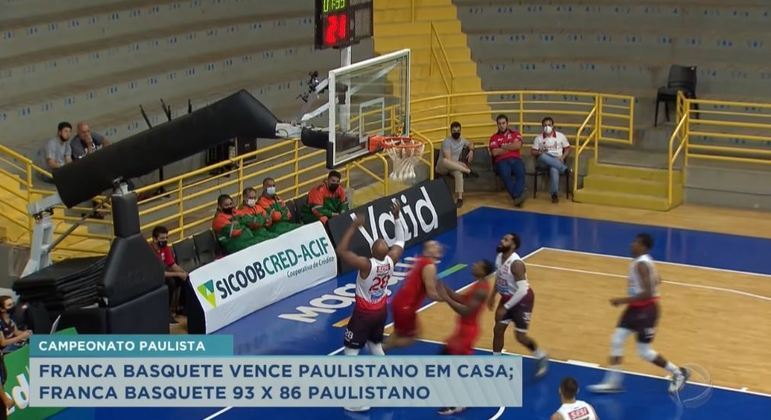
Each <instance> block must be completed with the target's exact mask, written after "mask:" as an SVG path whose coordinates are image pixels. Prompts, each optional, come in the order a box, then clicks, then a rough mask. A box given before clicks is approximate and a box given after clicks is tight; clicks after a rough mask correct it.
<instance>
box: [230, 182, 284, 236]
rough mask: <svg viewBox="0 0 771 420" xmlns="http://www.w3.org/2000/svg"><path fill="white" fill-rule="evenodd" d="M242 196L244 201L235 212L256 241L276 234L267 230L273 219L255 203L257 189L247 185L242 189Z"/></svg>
mask: <svg viewBox="0 0 771 420" xmlns="http://www.w3.org/2000/svg"><path fill="white" fill-rule="evenodd" d="M242 197H243V198H244V202H243V203H242V204H241V207H239V208H238V210H237V212H236V213H237V216H238V217H239V218H240V219H241V222H242V223H243V224H244V225H246V227H248V228H249V230H251V231H252V235H254V237H255V238H256V239H257V241H258V242H262V241H265V240H268V239H272V238H275V237H276V236H277V235H275V234H273V233H272V232H270V231H269V230H268V227H269V226H270V225H271V224H273V221H272V220H271V219H270V218H269V217H268V213H267V212H265V209H264V208H263V207H262V206H260V205H259V204H258V203H257V190H255V189H254V188H252V187H249V188H247V189H245V190H244V192H243V194H242Z"/></svg>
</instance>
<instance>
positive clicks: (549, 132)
mask: <svg viewBox="0 0 771 420" xmlns="http://www.w3.org/2000/svg"><path fill="white" fill-rule="evenodd" d="M552 131H554V127H552V126H550V125H547V126H545V127H544V128H543V132H544V133H546V134H551V132H552Z"/></svg>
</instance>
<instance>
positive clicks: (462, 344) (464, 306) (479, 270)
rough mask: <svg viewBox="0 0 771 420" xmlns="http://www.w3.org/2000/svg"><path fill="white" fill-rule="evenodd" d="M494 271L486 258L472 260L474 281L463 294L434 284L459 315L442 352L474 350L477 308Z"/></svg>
mask: <svg viewBox="0 0 771 420" xmlns="http://www.w3.org/2000/svg"><path fill="white" fill-rule="evenodd" d="M494 271H495V267H494V266H493V263H492V262H490V261H487V260H479V261H477V262H475V263H474V265H473V266H472V267H471V274H472V275H473V276H474V279H475V280H476V281H474V283H472V284H471V287H470V288H469V289H468V290H467V291H466V292H464V293H463V294H459V293H456V292H455V291H453V290H452V289H448V288H447V287H445V286H444V285H443V284H441V283H440V285H439V287H438V288H437V291H438V292H439V296H440V297H441V298H442V299H444V301H445V302H447V304H448V305H450V307H451V308H452V310H454V311H455V312H456V313H457V314H458V315H459V316H458V318H457V324H456V327H455V332H454V333H453V334H452V335H451V336H450V338H448V339H447V344H446V345H445V346H444V349H443V350H442V354H448V355H455V356H469V355H472V354H474V344H476V341H477V338H479V312H480V311H481V310H482V308H484V306H485V305H484V303H485V301H486V300H487V296H488V295H489V294H490V289H491V287H490V282H489V280H488V278H489V277H490V275H491V274H492V273H493V272H494ZM464 409H465V408H463V407H444V408H442V409H441V410H439V414H441V415H443V416H450V415H453V414H457V413H460V412H461V411H463V410H464Z"/></svg>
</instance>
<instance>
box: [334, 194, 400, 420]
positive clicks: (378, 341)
mask: <svg viewBox="0 0 771 420" xmlns="http://www.w3.org/2000/svg"><path fill="white" fill-rule="evenodd" d="M400 210H401V206H400V205H399V204H398V203H397V202H394V205H393V207H392V209H391V214H392V215H393V217H394V235H395V238H394V244H393V246H391V247H390V248H389V247H388V244H387V243H386V241H385V240H384V239H382V238H380V239H377V240H376V241H375V242H374V243H372V249H371V255H372V257H371V258H367V257H364V256H361V255H357V254H356V253H355V252H353V251H351V250H350V249H349V248H350V243H351V238H353V234H354V232H355V231H356V230H357V229H358V228H359V227H361V226H362V224H364V216H362V215H357V216H354V219H353V221H352V223H351V225H350V226H349V227H348V230H346V231H345V234H343V237H342V238H341V239H340V244H338V246H337V250H336V251H337V255H338V256H339V257H340V258H341V259H342V260H343V262H345V263H346V264H348V265H350V266H351V267H354V268H356V269H357V275H356V304H355V306H354V309H353V314H352V315H351V319H350V320H349V321H348V326H347V327H346V329H345V335H344V337H345V338H344V340H343V343H344V349H343V350H344V352H345V354H346V355H347V356H356V355H358V354H359V351H360V350H361V349H362V347H364V345H365V344H366V345H367V348H368V349H369V352H370V353H371V354H372V355H375V356H385V352H384V351H383V332H384V330H385V323H386V318H387V316H388V309H387V306H386V302H387V299H388V281H389V280H390V279H391V275H392V274H393V272H394V266H395V265H396V262H397V261H399V259H400V258H401V257H402V254H403V253H404V243H405V240H404V237H405V229H404V225H403V220H402V219H401V218H400V217H399V212H400ZM346 410H348V411H366V410H369V407H346Z"/></svg>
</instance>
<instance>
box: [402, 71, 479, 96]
mask: <svg viewBox="0 0 771 420" xmlns="http://www.w3.org/2000/svg"><path fill="white" fill-rule="evenodd" d="M445 81H446V82H447V84H448V85H449V83H450V81H449V80H443V79H442V78H441V77H439V76H438V75H437V76H436V77H431V78H428V79H419V80H412V81H411V82H410V93H411V94H412V95H413V96H415V95H420V96H425V95H426V94H437V95H443V94H446V93H447V88H448V85H445ZM452 90H453V92H454V93H462V92H478V91H480V90H482V82H481V81H480V80H479V78H478V77H477V76H476V75H473V76H463V77H456V78H455V79H454V80H452Z"/></svg>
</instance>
